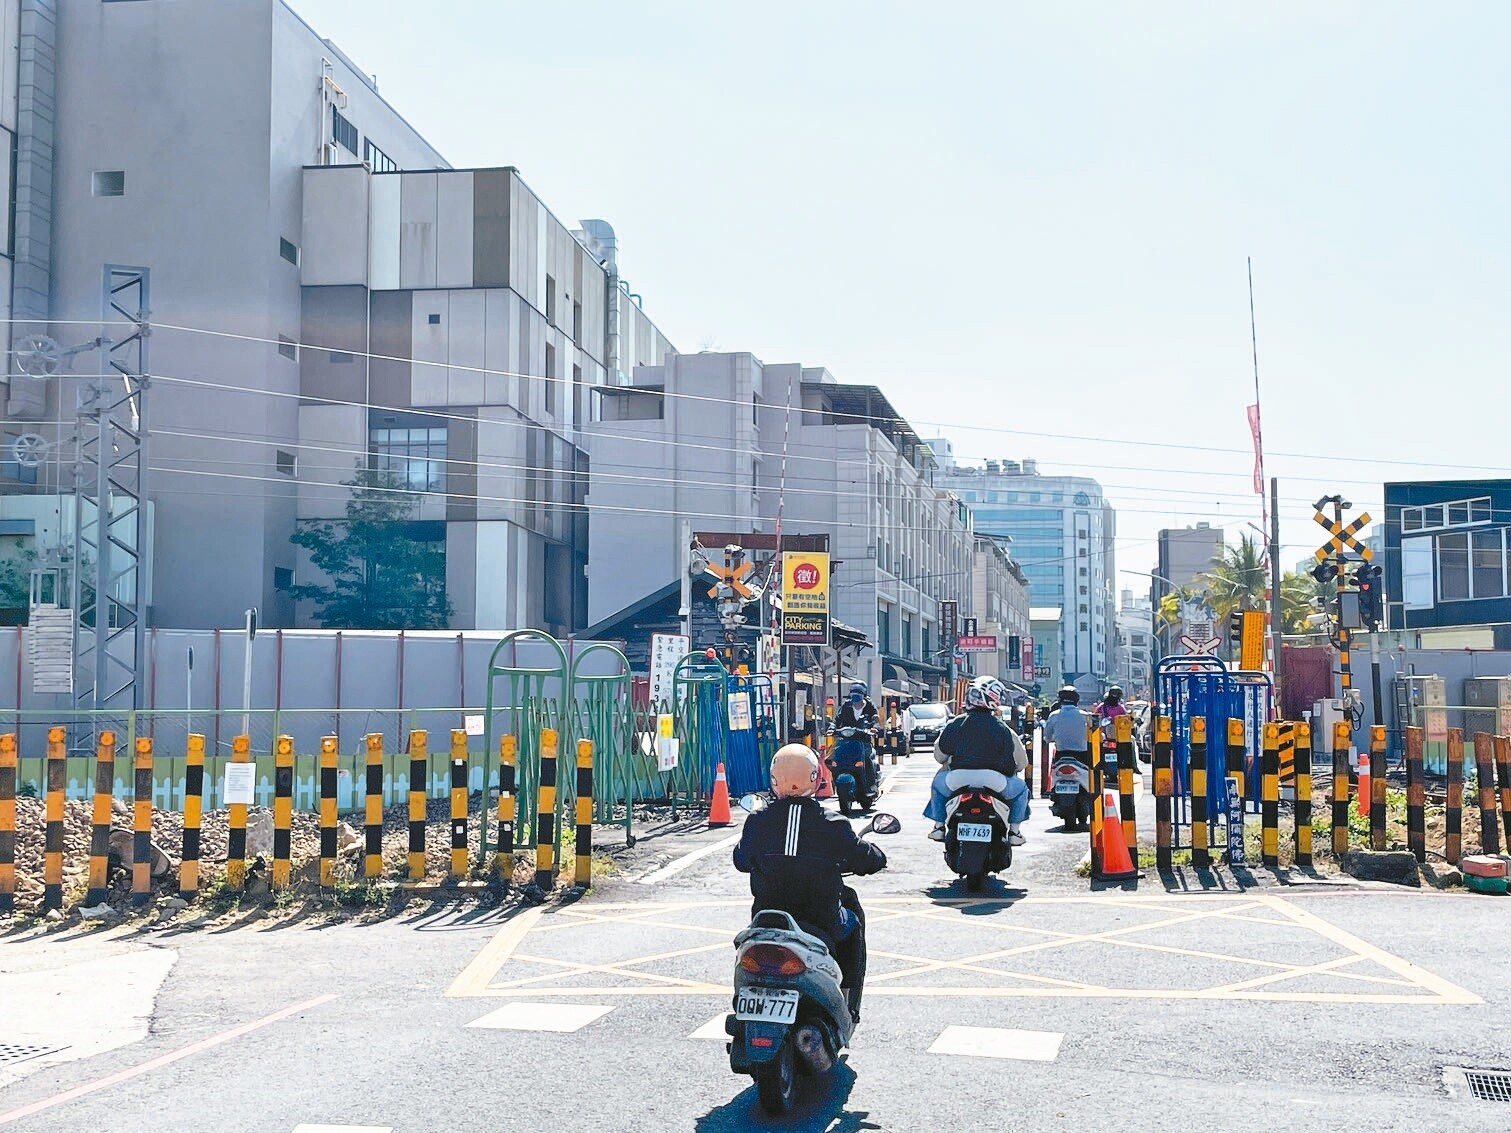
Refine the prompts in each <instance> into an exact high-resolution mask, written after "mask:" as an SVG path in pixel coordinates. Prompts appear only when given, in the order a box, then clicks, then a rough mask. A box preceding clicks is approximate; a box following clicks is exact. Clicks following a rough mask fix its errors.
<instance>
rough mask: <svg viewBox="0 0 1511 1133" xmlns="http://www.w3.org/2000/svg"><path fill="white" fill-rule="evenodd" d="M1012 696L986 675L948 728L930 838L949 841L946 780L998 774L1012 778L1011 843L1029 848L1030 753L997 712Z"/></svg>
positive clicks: (930, 812) (932, 798)
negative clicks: (953, 775) (964, 774)
mask: <svg viewBox="0 0 1511 1133" xmlns="http://www.w3.org/2000/svg"><path fill="white" fill-rule="evenodd" d="M1007 698H1008V692H1007V686H1006V685H1004V684H1003V683H1002V682H1001V681H999V680H998V679H997V678H996V677H993V676H980V677H977V678H976V679H975V680H974V681H972V682H971V684H970V687H969V688H967V689H966V691H965V711H964V712H962V713H961V714H960V715H959V716H956V717H955V718H954V719H953V720H951V721H950V722H949V723H948V724H946V725H945V726H944V731H942V732H940V733H939V742H938V743H937V744H936V745H935V747H934V757H935V758H936V759H938V760H939V761H940V763H942V764H944V766H942V767H940V769H939V771H938V773H937V774H935V776H934V784H933V788H932V789H931V790H930V792H929V805H928V806H927V807H925V808H924V812H923V813H924V817H925V818H931V819H933V820H934V829H933V830H931V831H930V832H929V837H930V838H932V839H933V840H934V841H936V842H943V841H944V839H945V830H944V814H945V804H946V803H947V802H948V801H949V797H950V792H949V787H948V785H947V783H946V780H947V779H948V777H949V773H950V772H951V771H997V772H1000V773H1001V774H1003V775H1005V776H1006V777H1007V790H1006V791H1005V793H1004V794H1003V799H1004V801H1005V802H1006V803H1007V805H1008V810H1009V811H1010V813H1011V829H1010V831H1009V833H1008V841H1009V842H1010V843H1011V844H1012V845H1014V846H1021V845H1023V832H1022V830H1021V829H1020V827H1021V825H1022V823H1023V820H1024V819H1025V818H1027V817H1028V784H1027V783H1025V782H1024V781H1023V779H1022V778H1021V777H1020V776H1019V774H1018V773H1019V772H1020V771H1022V770H1023V768H1024V767H1025V766H1026V765H1027V763H1028V753H1027V752H1025V751H1024V750H1023V741H1022V740H1020V739H1019V738H1018V736H1017V733H1015V732H1014V731H1013V730H1012V729H1011V728H1009V727H1008V726H1007V725H1006V724H1005V723H1003V722H1002V720H1001V719H1000V718H999V717H998V716H997V709H998V708H1000V707H1001V706H1002V702H1003V701H1004V700H1006V699H1007Z"/></svg>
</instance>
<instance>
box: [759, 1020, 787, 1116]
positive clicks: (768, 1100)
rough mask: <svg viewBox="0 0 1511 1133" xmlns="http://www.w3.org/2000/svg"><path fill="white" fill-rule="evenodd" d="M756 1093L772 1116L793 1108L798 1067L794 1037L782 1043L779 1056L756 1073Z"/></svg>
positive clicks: (763, 1106) (763, 1107)
mask: <svg viewBox="0 0 1511 1133" xmlns="http://www.w3.org/2000/svg"><path fill="white" fill-rule="evenodd" d="M753 1076H754V1078H755V1084H756V1093H757V1095H759V1097H760V1099H761V1108H762V1109H764V1110H765V1111H766V1112H767V1113H768V1114H770V1115H771V1116H772V1117H780V1116H781V1115H782V1114H784V1113H786V1112H787V1111H788V1110H789V1109H791V1108H792V1103H793V1102H794V1101H795V1100H796V1098H797V1067H796V1065H795V1064H794V1063H793V1056H792V1038H791V1036H790V1035H789V1036H788V1038H787V1041H785V1042H784V1043H782V1049H781V1050H780V1051H779V1052H777V1056H776V1057H775V1058H773V1059H772V1060H771V1061H770V1062H768V1063H766V1064H765V1065H764V1066H762V1067H760V1068H759V1069H757V1070H756V1071H755V1073H754V1075H753Z"/></svg>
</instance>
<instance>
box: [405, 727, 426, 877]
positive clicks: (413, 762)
mask: <svg viewBox="0 0 1511 1133" xmlns="http://www.w3.org/2000/svg"><path fill="white" fill-rule="evenodd" d="M429 776H430V736H429V734H428V733H427V732H426V731H425V729H424V728H416V729H414V731H412V732H410V733H409V880H410V881H424V880H425V795H426V790H425V787H426V780H427V779H428V778H429Z"/></svg>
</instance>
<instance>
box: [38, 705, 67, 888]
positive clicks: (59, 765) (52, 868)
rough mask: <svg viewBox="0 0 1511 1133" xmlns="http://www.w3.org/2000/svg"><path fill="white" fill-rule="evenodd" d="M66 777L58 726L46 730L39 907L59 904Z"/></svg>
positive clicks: (63, 752) (65, 764) (60, 732)
mask: <svg viewBox="0 0 1511 1133" xmlns="http://www.w3.org/2000/svg"><path fill="white" fill-rule="evenodd" d="M67 781H68V745H67V743H66V742H65V740H64V731H63V729H62V728H51V729H49V730H48V732H47V804H46V816H45V817H46V823H47V825H46V828H45V833H44V834H43V842H42V908H43V909H61V908H62V907H63V797H64V789H65V787H66V785H67Z"/></svg>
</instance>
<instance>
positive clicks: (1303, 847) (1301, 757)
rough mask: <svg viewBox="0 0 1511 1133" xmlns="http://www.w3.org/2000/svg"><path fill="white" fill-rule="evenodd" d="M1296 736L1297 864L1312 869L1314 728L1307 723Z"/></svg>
mask: <svg viewBox="0 0 1511 1133" xmlns="http://www.w3.org/2000/svg"><path fill="white" fill-rule="evenodd" d="M1295 736H1296V749H1295V750H1296V754H1295V760H1296V806H1295V811H1296V831H1295V834H1296V864H1297V865H1298V866H1301V867H1303V868H1305V869H1311V868H1312V726H1311V725H1310V724H1308V723H1306V722H1305V721H1303V722H1301V723H1298V724H1297V725H1296V728H1295Z"/></svg>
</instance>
